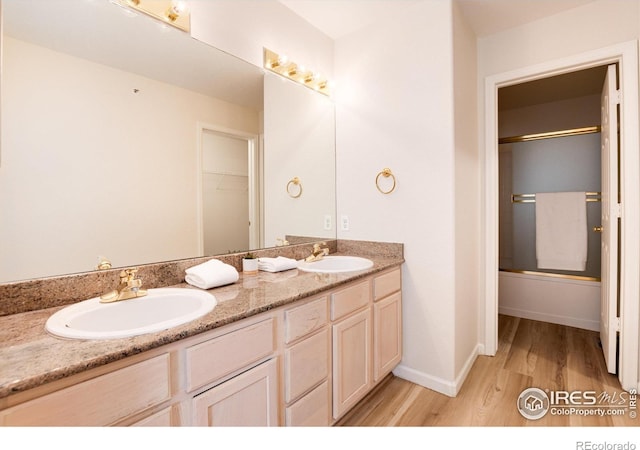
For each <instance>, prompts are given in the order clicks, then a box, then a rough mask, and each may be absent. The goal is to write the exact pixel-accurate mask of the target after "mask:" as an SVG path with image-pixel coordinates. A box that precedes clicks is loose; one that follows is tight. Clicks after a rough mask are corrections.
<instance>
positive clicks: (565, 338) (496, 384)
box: [337, 316, 640, 427]
mask: <svg viewBox="0 0 640 450" xmlns="http://www.w3.org/2000/svg"><path fill="white" fill-rule="evenodd" d="M498 341H499V342H498V351H497V354H496V356H494V357H490V356H479V357H478V358H477V360H476V362H475V363H474V365H473V368H472V369H471V371H470V372H469V375H468V377H467V379H466V381H465V382H464V385H463V386H462V389H461V390H460V392H459V393H458V395H457V396H456V397H455V398H451V397H447V396H445V395H442V394H439V393H437V392H435V391H432V390H430V389H426V388H423V387H421V386H418V385H416V384H413V383H410V382H408V381H406V380H403V379H401V378H397V377H394V376H389V377H387V379H385V380H384V381H383V382H382V383H381V385H380V386H379V388H377V389H376V390H375V391H374V392H372V393H371V394H369V395H368V396H367V397H366V398H365V399H363V400H362V401H361V402H360V403H359V404H358V405H356V406H355V407H354V409H352V410H351V411H350V412H349V413H348V414H347V415H346V416H345V417H343V418H342V419H341V420H340V422H339V423H338V424H337V425H341V426H380V427H383V426H413V427H415V426H638V425H640V419H637V418H631V417H630V415H632V414H630V412H629V411H628V410H627V411H626V412H625V414H624V415H623V416H615V417H612V416H604V417H598V416H588V417H587V416H584V415H578V414H570V415H552V414H551V413H550V412H548V413H547V414H546V415H545V416H544V417H542V418H541V419H538V420H528V419H526V418H524V417H523V416H522V415H521V414H520V413H519V411H518V409H517V407H516V404H517V399H518V396H519V395H520V393H521V392H522V391H523V390H524V389H526V388H529V387H538V388H540V389H542V390H549V391H557V390H567V391H573V390H582V391H595V392H596V393H597V395H598V396H599V395H600V394H601V393H603V392H606V393H607V394H609V395H611V396H612V397H613V396H614V395H617V396H619V395H620V394H621V393H623V391H622V389H621V388H620V383H619V382H618V380H617V378H616V377H615V376H614V375H610V374H609V373H607V370H606V367H605V363H604V357H603V355H602V350H601V349H600V347H599V339H598V333H596V332H593V331H587V330H582V329H578V328H571V327H565V326H562V325H555V324H550V323H545V322H537V321H533V320H527V319H519V318H515V317H509V316H500V317H499V337H498ZM624 395H628V394H627V393H624ZM613 398H614V399H615V400H616V401H617V400H619V397H613ZM626 404H627V405H628V402H627V403H626ZM603 409H606V408H603Z"/></svg>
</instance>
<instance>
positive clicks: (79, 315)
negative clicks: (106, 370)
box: [45, 288, 217, 339]
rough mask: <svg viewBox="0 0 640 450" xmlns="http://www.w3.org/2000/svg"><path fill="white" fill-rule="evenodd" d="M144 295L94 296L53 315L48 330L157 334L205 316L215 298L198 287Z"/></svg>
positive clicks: (92, 335)
mask: <svg viewBox="0 0 640 450" xmlns="http://www.w3.org/2000/svg"><path fill="white" fill-rule="evenodd" d="M147 292H148V293H147V295H146V296H144V297H138V298H133V299H130V300H122V301H119V302H114V303H100V298H99V297H94V298H91V299H89V300H85V301H82V302H79V303H75V304H73V305H69V306H67V307H66V308H63V309H61V310H60V311H58V312H56V313H55V314H53V315H52V316H51V317H49V320H47V324H46V326H45V328H46V330H47V331H48V332H49V333H51V334H54V335H56V336H60V337H65V338H72V339H115V338H123V337H130V336H138V335H140V334H146V333H154V332H157V331H162V330H166V329H168V328H171V327H175V326H178V325H182V324H183V323H187V322H189V321H191V320H194V319H197V318H199V317H202V316H204V315H205V314H207V313H208V312H210V311H211V310H213V308H215V306H216V304H217V301H216V298H215V297H214V296H213V295H211V294H209V293H207V292H205V291H198V290H195V289H181V288H159V289H148V290H147Z"/></svg>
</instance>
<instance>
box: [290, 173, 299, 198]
mask: <svg viewBox="0 0 640 450" xmlns="http://www.w3.org/2000/svg"><path fill="white" fill-rule="evenodd" d="M292 184H293V185H294V186H298V193H297V194H292V193H291V190H290V187H291V185H292ZM287 194H289V197H291V198H298V197H300V196H301V195H302V183H301V182H300V178H298V177H293V179H292V180H291V181H289V182H288V183H287Z"/></svg>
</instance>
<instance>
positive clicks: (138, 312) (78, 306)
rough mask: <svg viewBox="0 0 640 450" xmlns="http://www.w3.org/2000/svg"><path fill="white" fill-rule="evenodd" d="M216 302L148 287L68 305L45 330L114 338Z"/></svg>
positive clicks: (197, 293) (193, 315)
mask: <svg viewBox="0 0 640 450" xmlns="http://www.w3.org/2000/svg"><path fill="white" fill-rule="evenodd" d="M372 266H373V261H371V260H369V259H367V258H361V257H358V256H343V255H337V256H325V257H324V258H322V259H321V260H319V261H315V262H304V261H301V262H300V263H299V265H298V269H299V270H301V271H304V272H315V273H345V272H353V271H358V270H366V269H369V268H371V267H372ZM216 305H217V300H216V298H215V296H214V295H212V294H210V293H209V292H207V291H204V290H199V289H189V288H158V289H148V290H147V295H146V296H144V297H137V298H133V299H129V300H123V301H118V302H114V303H101V302H100V298H99V297H94V298H91V299H88V300H84V301H82V302H79V303H75V304H73V305H69V306H67V307H65V308H63V309H61V310H59V311H58V312H56V313H54V314H53V315H52V316H51V317H49V319H48V320H47V323H46V326H45V327H46V330H47V331H48V332H49V333H51V334H53V335H56V336H59V337H63V338H69V339H116V338H125V337H132V336H138V335H141V334H147V333H155V332H159V331H162V330H166V329H169V328H172V327H176V326H178V325H182V324H185V323H187V322H190V321H192V320H195V319H198V318H200V317H202V316H204V315H205V314H208V313H209V312H211V311H212V310H213V309H214V308H215V307H216Z"/></svg>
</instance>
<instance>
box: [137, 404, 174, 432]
mask: <svg viewBox="0 0 640 450" xmlns="http://www.w3.org/2000/svg"><path fill="white" fill-rule="evenodd" d="M131 426H132V427H170V426H171V407H170V406H169V407H167V408H165V409H163V410H162V411H158V412H157V413H155V414H152V415H150V416H149V417H145V418H144V419H142V420H139V421H137V422H136V423H134V424H132V425H131Z"/></svg>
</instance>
